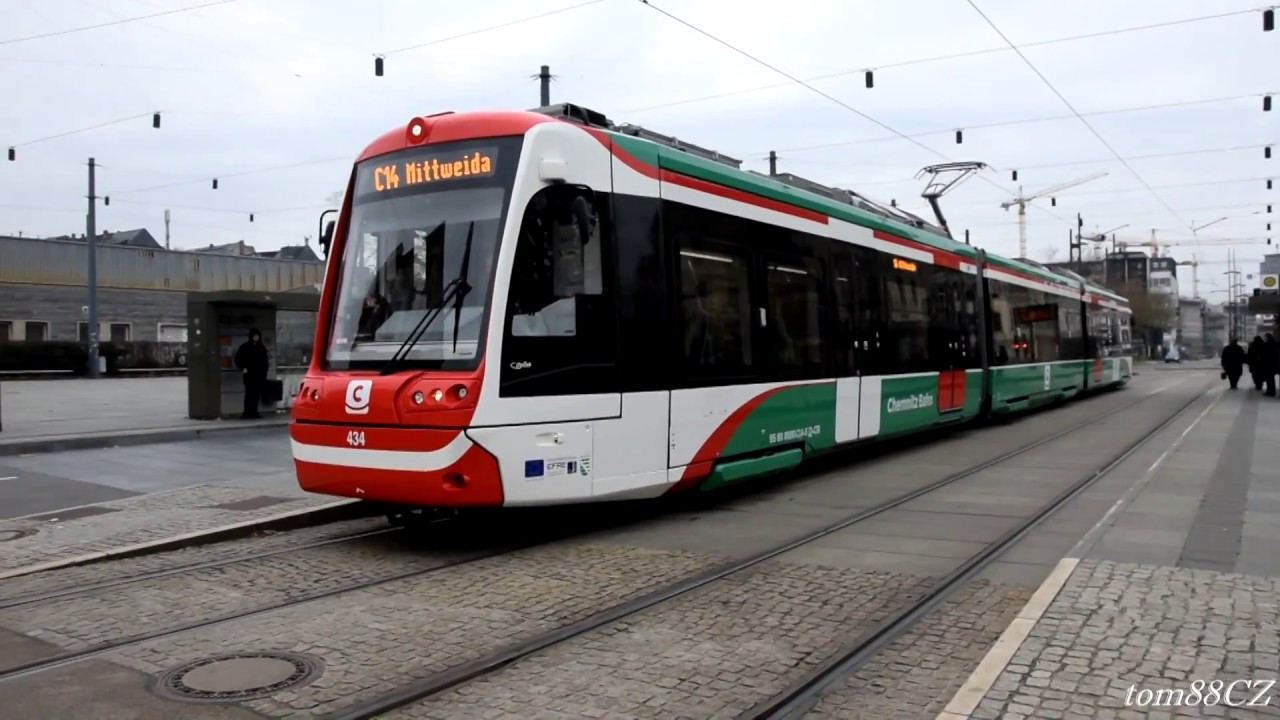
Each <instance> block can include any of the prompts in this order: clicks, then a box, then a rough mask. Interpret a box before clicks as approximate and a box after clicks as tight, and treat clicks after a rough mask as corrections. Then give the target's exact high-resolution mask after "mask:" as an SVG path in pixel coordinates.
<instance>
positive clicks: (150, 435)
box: [0, 415, 290, 457]
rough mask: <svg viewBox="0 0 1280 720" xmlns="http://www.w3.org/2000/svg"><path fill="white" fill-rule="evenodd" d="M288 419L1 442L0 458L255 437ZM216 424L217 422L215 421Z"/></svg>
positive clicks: (286, 424) (287, 422)
mask: <svg viewBox="0 0 1280 720" xmlns="http://www.w3.org/2000/svg"><path fill="white" fill-rule="evenodd" d="M289 421H290V417H289V416H288V415H286V416H284V417H283V418H281V419H279V420H276V419H274V418H273V419H272V420H267V421H265V422H259V423H254V424H244V425H231V426H224V427H218V426H214V425H211V426H209V427H198V426H196V427H183V428H154V429H147V430H124V431H120V432H112V433H84V434H81V435H67V436H62V437H52V438H50V437H45V438H39V437H37V438H30V439H16V440H0V457H12V456H14V455H31V454H35V453H54V452H64V451H67V450H101V449H103V448H111V447H125V446H131V445H155V444H160V443H170V442H182V441H185V440H201V439H203V438H204V437H205V436H208V435H221V434H227V433H234V432H248V433H255V432H258V431H260V430H262V429H264V428H272V429H275V428H287V427H289ZM214 422H216V421H214Z"/></svg>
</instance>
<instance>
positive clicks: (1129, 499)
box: [1070, 388, 1224, 558]
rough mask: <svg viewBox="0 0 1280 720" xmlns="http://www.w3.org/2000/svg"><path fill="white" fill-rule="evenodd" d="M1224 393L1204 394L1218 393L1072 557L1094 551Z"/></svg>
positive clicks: (1079, 543) (1093, 529)
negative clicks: (1106, 532) (1102, 537)
mask: <svg viewBox="0 0 1280 720" xmlns="http://www.w3.org/2000/svg"><path fill="white" fill-rule="evenodd" d="M1223 392H1224V391H1223V389H1222V388H1218V389H1217V390H1212V389H1211V390H1208V391H1206V392H1205V393H1204V394H1205V395H1210V394H1215V393H1216V395H1217V397H1215V398H1214V399H1213V402H1211V403H1209V406H1208V407H1206V408H1205V409H1204V410H1203V411H1202V412H1201V413H1200V414H1199V415H1197V416H1196V419H1195V420H1192V421H1191V424H1190V425H1188V426H1187V427H1186V429H1185V430H1183V431H1182V434H1181V435H1179V436H1178V437H1177V438H1176V439H1175V440H1174V441H1173V442H1172V443H1170V445H1169V447H1167V448H1165V451H1164V452H1163V453H1161V454H1160V457H1158V458H1156V460H1155V462H1153V463H1151V465H1150V466H1149V467H1148V468H1147V469H1146V471H1145V472H1143V473H1142V477H1140V478H1138V480H1137V482H1135V483H1134V484H1133V485H1131V486H1130V487H1129V489H1128V490H1127V491H1126V492H1125V493H1124V494H1123V495H1121V496H1120V499H1119V500H1116V501H1115V503H1114V504H1112V506H1111V507H1110V508H1109V509H1108V510H1107V512H1106V513H1105V514H1104V515H1103V516H1102V519H1101V520H1099V521H1098V522H1096V523H1094V525H1093V527H1091V528H1089V532H1087V533H1085V534H1084V537H1082V538H1080V540H1079V542H1077V543H1076V544H1075V547H1073V548H1071V553H1070V554H1071V555H1073V556H1075V557H1081V558H1082V557H1084V556H1086V555H1088V554H1089V551H1090V550H1092V549H1093V546H1094V545H1095V544H1097V542H1098V538H1100V537H1101V536H1102V533H1103V532H1105V531H1106V530H1108V529H1110V528H1111V526H1112V525H1114V524H1115V521H1116V519H1117V518H1118V517H1119V516H1120V513H1121V510H1122V508H1127V507H1128V506H1129V505H1130V504H1132V503H1133V501H1134V499H1135V498H1137V496H1138V493H1140V492H1142V491H1143V490H1144V489H1145V488H1146V487H1147V485H1150V484H1151V479H1152V478H1154V477H1155V474H1156V471H1157V470H1159V469H1160V466H1162V465H1164V464H1165V461H1167V460H1168V459H1169V458H1170V457H1172V456H1173V453H1175V452H1177V450H1178V448H1180V447H1182V443H1183V442H1184V441H1185V440H1186V439H1187V436H1188V435H1190V434H1191V431H1192V430H1195V429H1196V426H1197V425H1199V424H1200V421H1201V420H1203V419H1204V418H1205V416H1206V415H1208V414H1209V412H1210V411H1211V410H1213V409H1214V408H1215V407H1217V405H1218V401H1219V400H1221V399H1222V397H1223Z"/></svg>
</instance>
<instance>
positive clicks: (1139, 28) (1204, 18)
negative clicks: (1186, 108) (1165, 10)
mask: <svg viewBox="0 0 1280 720" xmlns="http://www.w3.org/2000/svg"><path fill="white" fill-rule="evenodd" d="M641 1H642V2H644V0H641ZM646 4H647V3H646ZM1260 9H1261V8H1252V9H1249V10H1233V11H1231V12H1224V13H1216V14H1213V15H1201V16H1198V17H1191V18H1183V19H1181V20H1168V21H1165V22H1159V23H1151V24H1149V25H1136V26H1131V27H1125V28H1116V29H1113V30H1102V31H1099V32H1091V33H1084V34H1082V35H1070V36H1067V37H1060V38H1053V39H1050V40H1039V41H1035V42H1027V43H1022V44H1021V45H1018V46H1017V47H1020V48H1031V47H1043V46H1045V45H1054V44H1057V43H1067V42H1076V41H1079V40H1090V39H1093V38H1099V37H1107V36H1111V35H1123V34H1125V33H1133V32H1145V31H1148V30H1156V29H1160V28H1166V27H1173V26H1176V25H1187V24H1192V23H1200V22H1208V21H1210V20H1221V19H1223V18H1229V17H1234V16H1237V15H1245V14H1250V13H1255V12H1258V11H1259V10H1260ZM1012 49H1013V48H1010V47H1008V46H1001V47H995V48H987V49H984V50H969V51H966V52H959V53H948V54H946V55H932V56H929V57H923V58H915V59H913V60H904V61H901V62H896V63H887V64H883V65H874V66H868V67H870V68H871V69H874V70H888V69H891V68H899V67H907V66H910V65H922V64H925V63H935V62H945V61H948V60H960V59H964V58H969V57H976V56H979V55H991V54H994V53H1002V52H1009V51H1010V50H1012ZM864 71H865V68H860V69H858V70H841V71H839V72H834V73H826V74H823V75H814V76H812V77H808V78H805V81H806V82H817V81H819V80H833V79H835V78H839V77H848V76H849V75H856V74H858V73H861V72H864ZM792 84H793V83H774V84H772V85H759V86H756V87H753V88H744V89H742V90H730V91H728V92H722V93H715V94H714V95H703V96H700V97H694V98H687V99H684V100H676V101H673V102H668V103H662V104H659V105H649V106H646V107H641V108H633V109H631V110H624V111H623V112H627V113H638V112H648V111H650V110H663V109H666V108H669V107H677V106H679V105H689V104H692V103H699V102H705V101H708V100H719V99H720V98H726V97H732V96H735V95H747V94H751V93H757V92H764V91H765V90H777V89H779V88H784V87H791V85H792Z"/></svg>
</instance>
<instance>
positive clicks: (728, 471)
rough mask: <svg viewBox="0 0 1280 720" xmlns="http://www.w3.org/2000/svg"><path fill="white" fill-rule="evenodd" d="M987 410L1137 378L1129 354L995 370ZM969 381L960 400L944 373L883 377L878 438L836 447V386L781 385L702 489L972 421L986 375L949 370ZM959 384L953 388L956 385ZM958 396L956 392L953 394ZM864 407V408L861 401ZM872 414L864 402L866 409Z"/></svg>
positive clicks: (1011, 410)
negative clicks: (832, 453) (948, 394)
mask: <svg viewBox="0 0 1280 720" xmlns="http://www.w3.org/2000/svg"><path fill="white" fill-rule="evenodd" d="M988 373H989V375H988V377H989V388H988V393H987V399H988V400H989V401H988V403H987V405H988V407H989V408H990V410H989V413H990V415H992V416H1011V415H1015V414H1017V413H1021V412H1026V411H1028V410H1032V409H1035V408H1040V407H1043V406H1046V405H1051V404H1054V403H1058V402H1063V401H1067V400H1071V399H1073V398H1076V397H1079V396H1081V395H1085V394H1088V393H1092V392H1096V391H1100V390H1103V389H1108V388H1116V387H1121V386H1124V385H1126V384H1128V383H1129V382H1130V380H1131V379H1132V361H1131V359H1130V358H1127V357H1108V358H1099V359H1094V360H1065V361H1059V362H1049V363H1031V364H1026V365H1016V366H1012V367H1000V366H997V367H993V368H990V370H989V371H988ZM951 374H952V375H953V376H954V375H963V376H964V381H963V385H964V391H963V397H959V396H956V395H955V394H952V396H951V397H950V399H949V400H947V399H944V398H943V397H941V396H942V395H945V394H946V388H947V387H948V385H947V383H944V382H943V381H942V375H943V373H940V372H932V373H921V374H913V375H907V376H894V375H885V376H881V377H879V378H875V380H876V381H877V382H878V383H879V386H880V393H879V420H878V428H877V432H876V433H875V434H874V435H871V436H868V437H865V438H858V439H856V440H851V441H846V442H842V443H837V442H836V439H835V429H836V419H837V415H838V413H837V408H836V402H837V393H836V381H825V382H817V383H804V384H796V385H783V386H781V387H778V388H775V389H774V390H773V391H772V394H770V395H769V397H767V398H766V399H764V400H763V401H762V402H760V403H759V405H758V406H756V407H755V408H753V409H752V411H751V412H750V413H748V414H747V415H746V417H744V418H743V419H742V422H741V423H740V424H739V425H738V427H737V428H736V429H735V430H734V431H733V433H732V435H731V436H730V438H729V441H728V443H727V444H726V445H725V447H724V449H723V451H722V452H721V454H720V455H721V458H722V459H721V460H718V461H716V463H715V465H714V467H713V469H712V471H711V474H710V475H708V476H707V477H706V478H704V479H703V480H702V481H701V482H699V484H698V487H699V489H701V490H714V489H716V488H720V487H723V486H725V485H728V484H731V483H737V482H740V481H743V480H749V479H754V478H761V477H765V476H769V475H774V474H777V473H780V472H785V471H787V470H791V469H794V468H795V467H797V466H799V465H800V464H801V463H802V462H803V461H804V460H805V459H807V458H811V457H815V456H817V455H819V454H823V453H825V452H827V451H830V450H835V449H840V448H847V447H852V446H855V445H859V444H867V443H873V442H876V441H879V440H887V439H891V438H898V437H903V436H907V435H912V434H916V433H921V432H925V431H927V430H931V429H935V428H939V427H942V426H954V425H958V424H962V423H970V422H972V421H974V420H977V419H979V418H980V416H981V415H982V410H983V405H984V403H983V400H984V397H983V394H982V371H981V370H979V369H971V370H965V371H951ZM954 384H955V383H954V381H953V382H952V383H951V385H950V387H954ZM953 393H954V391H953ZM859 400H860V402H863V403H865V402H866V401H865V400H864V399H863V398H861V397H860V398H859ZM861 409H862V411H863V412H864V413H865V412H867V411H869V408H866V407H865V405H864V407H863V408H861Z"/></svg>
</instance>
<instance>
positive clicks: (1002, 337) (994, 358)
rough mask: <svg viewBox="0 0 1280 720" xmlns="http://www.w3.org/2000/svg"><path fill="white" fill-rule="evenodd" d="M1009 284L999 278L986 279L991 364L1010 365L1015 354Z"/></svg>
mask: <svg viewBox="0 0 1280 720" xmlns="http://www.w3.org/2000/svg"><path fill="white" fill-rule="evenodd" d="M1010 290H1011V286H1010V285H1009V284H1007V283H1003V282H1000V281H999V280H990V279H988V280H987V296H988V300H987V304H988V308H987V313H988V314H989V315H990V316H991V349H992V355H991V365H992V366H993V367H994V366H997V365H1010V364H1012V363H1013V362H1015V361H1014V360H1013V357H1014V356H1015V355H1016V348H1015V347H1014V336H1013V305H1012V303H1011V302H1010V300H1011V297H1010Z"/></svg>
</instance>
